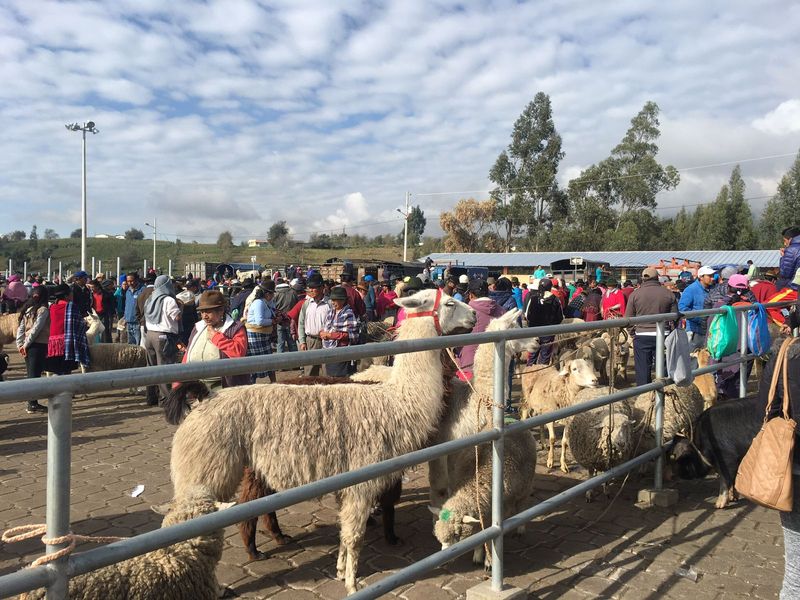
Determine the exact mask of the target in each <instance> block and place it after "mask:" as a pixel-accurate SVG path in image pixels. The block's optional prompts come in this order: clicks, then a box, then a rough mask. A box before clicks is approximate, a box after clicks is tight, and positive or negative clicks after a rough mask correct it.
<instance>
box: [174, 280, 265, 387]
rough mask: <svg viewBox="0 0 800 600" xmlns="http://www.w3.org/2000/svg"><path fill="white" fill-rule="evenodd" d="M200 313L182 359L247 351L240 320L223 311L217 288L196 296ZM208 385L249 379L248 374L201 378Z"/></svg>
mask: <svg viewBox="0 0 800 600" xmlns="http://www.w3.org/2000/svg"><path fill="white" fill-rule="evenodd" d="M197 311H198V312H199V313H200V321H198V322H197V323H196V324H195V326H194V328H193V329H192V333H191V334H190V335H189V344H188V346H187V348H186V353H185V354H184V355H183V362H185V363H193V362H205V361H212V360H220V359H227V358H242V357H244V356H246V355H247V333H246V331H245V326H244V323H242V322H241V321H234V320H233V318H232V317H231V316H230V315H229V314H227V312H226V311H225V296H223V295H222V292H220V291H219V290H209V291H206V292H203V294H202V295H201V296H200V302H199V303H198V305H197ZM202 381H203V383H205V384H206V385H207V386H208V387H209V388H211V389H214V388H218V387H231V386H234V385H246V384H248V383H250V375H249V374H248V373H244V374H243V375H231V376H226V377H219V376H216V377H210V378H207V379H203V380H202Z"/></svg>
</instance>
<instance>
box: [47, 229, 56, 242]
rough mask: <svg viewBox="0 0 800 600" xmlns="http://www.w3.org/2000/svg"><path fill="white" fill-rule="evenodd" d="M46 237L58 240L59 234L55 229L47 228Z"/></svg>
mask: <svg viewBox="0 0 800 600" xmlns="http://www.w3.org/2000/svg"><path fill="white" fill-rule="evenodd" d="M44 239H46V240H57V239H58V234H57V233H56V232H55V230H53V229H45V230H44Z"/></svg>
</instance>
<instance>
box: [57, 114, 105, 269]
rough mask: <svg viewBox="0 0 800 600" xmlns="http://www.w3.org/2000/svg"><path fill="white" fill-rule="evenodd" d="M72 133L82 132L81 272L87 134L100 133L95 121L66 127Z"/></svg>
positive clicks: (83, 255) (83, 258)
mask: <svg viewBox="0 0 800 600" xmlns="http://www.w3.org/2000/svg"><path fill="white" fill-rule="evenodd" d="M64 127H66V128H67V129H68V130H70V131H80V132H81V155H82V160H81V182H82V183H81V270H82V271H85V270H86V132H87V131H88V132H89V133H91V134H95V133H99V131H98V129H97V128H96V127H95V125H94V121H86V122H85V123H84V124H83V125H80V124H78V123H69V124H67V125H64Z"/></svg>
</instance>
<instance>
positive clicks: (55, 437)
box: [47, 392, 72, 600]
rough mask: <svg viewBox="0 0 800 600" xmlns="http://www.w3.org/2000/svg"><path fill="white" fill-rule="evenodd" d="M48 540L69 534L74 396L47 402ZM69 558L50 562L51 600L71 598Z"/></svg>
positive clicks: (49, 549) (51, 548) (51, 546)
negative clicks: (68, 573) (51, 578)
mask: <svg viewBox="0 0 800 600" xmlns="http://www.w3.org/2000/svg"><path fill="white" fill-rule="evenodd" d="M47 409H48V410H47V537H48V538H49V539H52V538H57V537H61V536H65V535H67V534H68V533H69V508H70V507H69V487H70V465H71V463H72V394H70V393H69V392H64V393H61V394H58V395H56V396H54V397H53V398H52V399H51V400H50V401H49V402H48V403H47ZM68 545H69V542H62V543H60V544H48V545H47V553H48V554H50V553H51V552H57V551H58V550H61V549H62V548H65V547H66V546H68ZM68 559H69V556H64V557H62V558H59V559H56V560H54V561H52V562H51V563H50V565H51V567H52V569H53V570H54V571H55V573H56V580H55V581H54V582H53V584H52V585H50V586H49V587H48V588H47V600H61V599H63V598H66V597H67V591H68V589H69V576H68V575H67V560H68Z"/></svg>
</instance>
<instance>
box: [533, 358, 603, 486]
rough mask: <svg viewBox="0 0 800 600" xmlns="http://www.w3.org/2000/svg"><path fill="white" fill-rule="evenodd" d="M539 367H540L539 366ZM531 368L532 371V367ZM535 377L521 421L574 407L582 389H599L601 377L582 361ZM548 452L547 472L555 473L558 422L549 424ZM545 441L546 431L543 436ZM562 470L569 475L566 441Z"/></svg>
mask: <svg viewBox="0 0 800 600" xmlns="http://www.w3.org/2000/svg"><path fill="white" fill-rule="evenodd" d="M537 366H538V365H537ZM529 368H530V367H529ZM532 374H535V375H536V377H535V380H534V381H533V384H532V385H531V386H530V387H529V389H528V390H527V393H525V392H526V389H525V386H523V393H524V394H525V395H524V398H523V402H522V407H521V410H520V417H521V418H522V419H527V418H528V417H529V416H531V415H540V414H544V413H547V412H551V411H554V410H557V409H559V408H565V407H567V406H572V405H573V404H575V396H577V394H578V392H579V391H580V389H581V388H584V387H595V386H597V381H598V375H597V372H596V371H595V370H594V367H593V366H592V364H591V363H590V362H589V361H587V360H586V359H583V358H576V359H573V360H570V361H567V362H566V364H564V366H563V367H562V368H561V369H560V370H559V369H558V368H556V367H547V368H545V369H541V370H539V371H538V372H535V373H532ZM547 433H548V449H547V468H548V469H552V468H553V463H554V458H555V444H556V429H555V422H553V421H551V422H550V423H548V424H547ZM541 437H542V439H544V428H542V433H541ZM560 462H561V470H562V471H563V472H564V473H569V467H568V466H567V459H566V440H565V439H564V438H563V436H562V440H561V461H560Z"/></svg>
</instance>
